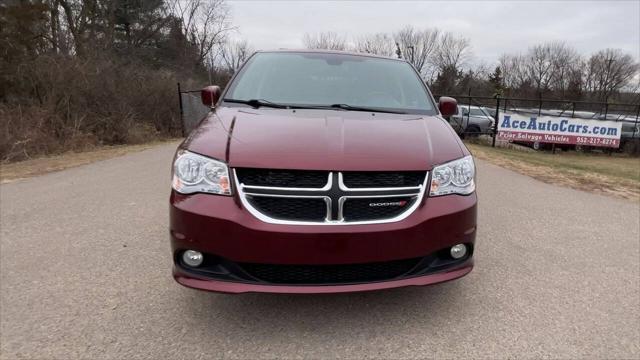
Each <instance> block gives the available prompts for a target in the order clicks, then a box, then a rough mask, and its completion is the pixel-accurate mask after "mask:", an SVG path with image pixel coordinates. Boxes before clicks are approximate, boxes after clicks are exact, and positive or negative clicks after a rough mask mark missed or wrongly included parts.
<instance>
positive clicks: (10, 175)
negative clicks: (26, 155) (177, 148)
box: [0, 139, 176, 184]
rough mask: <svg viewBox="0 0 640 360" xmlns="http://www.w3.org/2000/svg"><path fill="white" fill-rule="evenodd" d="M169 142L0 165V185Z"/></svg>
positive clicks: (68, 154) (125, 146)
mask: <svg viewBox="0 0 640 360" xmlns="http://www.w3.org/2000/svg"><path fill="white" fill-rule="evenodd" d="M170 141H176V140H175V139H174V140H165V141H153V142H149V143H146V144H140V145H116V146H103V147H99V148H97V149H94V150H89V151H84V152H67V153H64V154H60V155H55V156H48V157H40V158H35V159H30V160H25V161H18V162H13V163H8V164H0V183H2V184H5V183H9V182H13V181H16V180H19V179H24V178H28V177H32V176H37V175H42V174H46V173H50V172H54V171H60V170H64V169H68V168H72V167H76V166H81V165H86V164H89V163H92V162H96V161H100V160H106V159H110V158H114V157H118V156H122V155H125V154H129V153H132V152H137V151H142V150H146V149H150V148H152V147H154V146H157V145H159V144H165V143H167V142H170Z"/></svg>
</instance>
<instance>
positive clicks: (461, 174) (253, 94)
mask: <svg viewBox="0 0 640 360" xmlns="http://www.w3.org/2000/svg"><path fill="white" fill-rule="evenodd" d="M201 96H202V101H203V102H204V103H205V104H206V105H207V106H209V107H211V112H210V113H209V114H208V115H207V116H206V117H205V118H204V119H203V120H202V121H201V123H200V124H199V125H198V127H197V128H196V129H194V130H193V131H192V132H191V133H190V135H189V136H188V137H187V139H186V140H185V141H184V142H183V143H182V144H181V145H180V146H179V148H178V150H177V152H176V155H175V158H174V163H173V175H172V191H171V198H170V237H171V245H172V255H173V261H174V268H173V275H174V278H175V279H176V281H177V282H178V283H180V284H182V285H185V286H187V287H192V288H197V289H203V290H210V291H219V292H227V293H242V292H280V293H330V292H348V291H365V290H376V289H384V288H393V287H401V286H413V285H428V284H434V283H438V282H443V281H448V280H452V279H456V278H459V277H462V276H464V275H466V274H467V273H469V272H470V271H471V269H472V268H473V259H472V256H473V252H474V241H475V235H476V201H477V200H476V193H475V179H474V178H475V166H474V161H473V158H472V157H471V155H470V153H469V151H468V150H467V148H466V147H465V146H464V144H463V143H462V142H461V141H460V139H459V138H458V136H457V135H456V133H455V132H454V130H453V129H452V128H451V126H450V125H449V123H448V122H447V121H446V120H445V119H444V117H447V116H450V115H452V114H453V113H455V110H456V105H457V104H456V101H455V100H454V99H452V98H447V97H442V98H440V100H439V102H438V104H437V105H436V102H435V101H434V98H433V96H432V95H431V93H430V91H429V89H427V87H426V86H425V84H424V83H423V82H422V81H421V79H420V76H419V74H418V73H417V72H416V71H415V70H414V68H413V67H412V66H411V65H410V64H409V63H407V62H406V61H403V60H399V59H391V58H385V57H378V56H373V55H369V54H354V53H344V52H331V51H267V52H258V53H256V54H254V55H253V56H252V57H251V58H250V59H248V60H247V62H246V63H245V64H244V65H243V66H242V68H241V69H240V70H239V71H238V72H237V73H236V74H235V76H234V78H232V79H231V81H230V83H229V84H228V86H227V87H226V89H225V90H224V91H221V90H220V88H219V87H217V86H208V87H206V88H204V89H203V90H202V92H201Z"/></svg>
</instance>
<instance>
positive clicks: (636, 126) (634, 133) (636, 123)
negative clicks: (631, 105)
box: [631, 105, 640, 150]
mask: <svg viewBox="0 0 640 360" xmlns="http://www.w3.org/2000/svg"><path fill="white" fill-rule="evenodd" d="M638 117H640V105H638V110H637V111H636V122H635V123H634V124H633V133H632V134H631V141H635V139H636V131H637V130H638ZM637 150H640V149H637Z"/></svg>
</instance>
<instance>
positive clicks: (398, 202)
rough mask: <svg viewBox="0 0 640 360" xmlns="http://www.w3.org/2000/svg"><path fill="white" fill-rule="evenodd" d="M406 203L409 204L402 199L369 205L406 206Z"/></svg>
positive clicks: (370, 204)
mask: <svg viewBox="0 0 640 360" xmlns="http://www.w3.org/2000/svg"><path fill="white" fill-rule="evenodd" d="M406 204H407V202H406V201H404V200H402V201H390V202H376V203H369V206H371V207H376V206H405V205H406Z"/></svg>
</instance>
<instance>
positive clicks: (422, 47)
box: [394, 26, 440, 77]
mask: <svg viewBox="0 0 640 360" xmlns="http://www.w3.org/2000/svg"><path fill="white" fill-rule="evenodd" d="M439 36H440V31H438V29H425V30H417V29H415V28H413V27H411V26H407V27H405V28H403V29H402V30H400V31H398V32H396V33H395V34H394V38H395V41H396V42H397V43H398V45H399V47H400V51H401V55H402V56H403V57H404V58H405V59H406V60H408V61H409V62H411V63H412V64H413V66H414V67H415V68H416V70H418V72H420V74H422V75H423V77H430V76H429V74H428V73H430V70H433V69H432V65H433V63H434V55H435V54H436V50H437V48H438V38H439ZM431 72H432V71H431Z"/></svg>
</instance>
